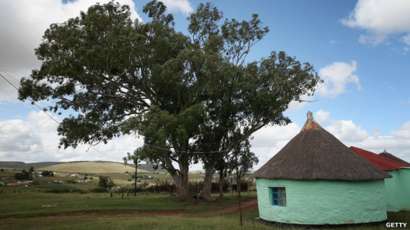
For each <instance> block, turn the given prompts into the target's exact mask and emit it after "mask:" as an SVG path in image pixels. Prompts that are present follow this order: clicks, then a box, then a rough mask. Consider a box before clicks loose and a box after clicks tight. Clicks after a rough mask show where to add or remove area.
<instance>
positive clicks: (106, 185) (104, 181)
mask: <svg viewBox="0 0 410 230" xmlns="http://www.w3.org/2000/svg"><path fill="white" fill-rule="evenodd" d="M114 185H115V184H114V181H113V180H112V179H111V177H109V176H99V180H98V186H99V187H100V188H103V189H105V190H107V191H108V190H110V189H111V188H112V187H114Z"/></svg>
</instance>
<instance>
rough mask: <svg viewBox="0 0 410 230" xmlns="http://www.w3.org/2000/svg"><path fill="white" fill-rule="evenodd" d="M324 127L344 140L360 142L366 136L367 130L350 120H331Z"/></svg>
mask: <svg viewBox="0 0 410 230" xmlns="http://www.w3.org/2000/svg"><path fill="white" fill-rule="evenodd" d="M325 128H326V129H327V130H328V131H329V132H330V133H332V134H333V135H335V136H336V137H337V138H339V139H340V140H343V141H345V142H360V141H363V140H365V139H366V138H367V137H368V134H367V132H366V131H365V130H364V129H362V128H361V127H359V126H358V125H356V124H355V123H353V121H351V120H338V121H333V122H332V124H330V125H329V126H326V127H325Z"/></svg>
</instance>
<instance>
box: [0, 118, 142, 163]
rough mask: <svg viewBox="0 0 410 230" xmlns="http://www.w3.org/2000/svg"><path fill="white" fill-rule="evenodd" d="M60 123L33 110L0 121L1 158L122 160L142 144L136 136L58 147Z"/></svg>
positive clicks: (20, 159)
mask: <svg viewBox="0 0 410 230" xmlns="http://www.w3.org/2000/svg"><path fill="white" fill-rule="evenodd" d="M58 142H59V137H58V135H57V123H55V122H54V121H53V120H51V119H50V118H49V117H48V116H47V115H46V114H45V113H44V112H31V113H29V115H28V116H27V117H26V118H25V119H13V120H3V121H0V159H1V160H4V161H7V160H10V161H74V160H112V161H121V160H122V157H124V156H125V155H126V153H127V152H132V151H133V150H135V148H137V147H138V146H140V145H141V144H142V141H141V139H137V138H136V137H134V136H123V137H120V138H116V139H114V140H112V141H110V142H108V144H106V145H104V144H100V145H97V146H95V147H92V148H90V147H89V146H87V145H81V146H79V147H78V148H76V149H73V148H67V149H59V148H58Z"/></svg>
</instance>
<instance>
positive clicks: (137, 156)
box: [122, 150, 140, 196]
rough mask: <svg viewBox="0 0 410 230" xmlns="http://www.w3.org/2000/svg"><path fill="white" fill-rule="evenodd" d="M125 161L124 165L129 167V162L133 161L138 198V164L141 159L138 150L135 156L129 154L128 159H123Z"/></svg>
mask: <svg viewBox="0 0 410 230" xmlns="http://www.w3.org/2000/svg"><path fill="white" fill-rule="evenodd" d="M122 159H123V161H124V165H128V161H131V162H132V164H133V165H134V168H135V171H134V196H137V177H138V164H139V162H140V157H139V155H138V150H136V151H135V152H134V154H132V155H131V154H130V153H127V156H126V157H123V158H122Z"/></svg>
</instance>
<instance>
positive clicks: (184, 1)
mask: <svg viewBox="0 0 410 230" xmlns="http://www.w3.org/2000/svg"><path fill="white" fill-rule="evenodd" d="M161 2H163V3H164V4H165V5H166V6H167V9H168V10H169V11H181V12H182V13H184V14H190V13H192V11H193V9H192V6H191V4H190V3H189V1H188V0H161Z"/></svg>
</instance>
